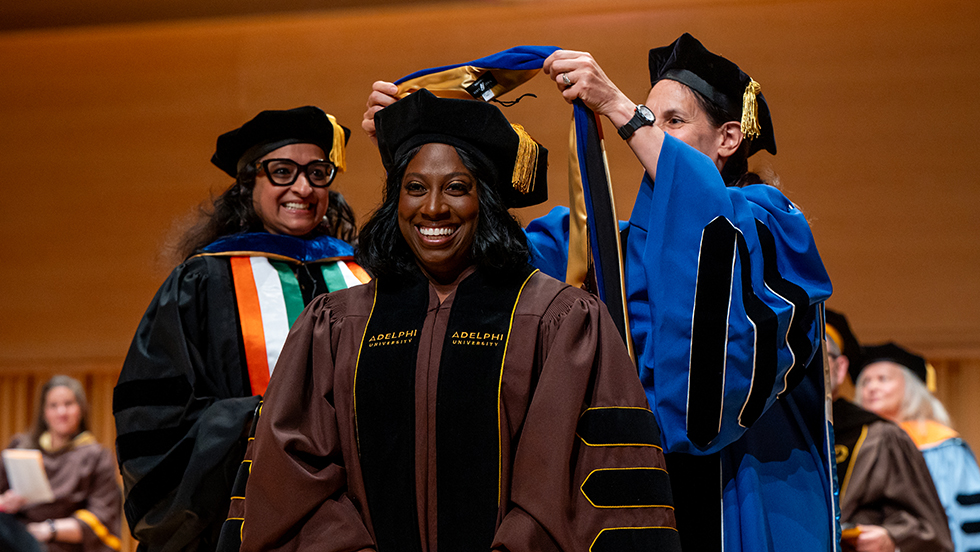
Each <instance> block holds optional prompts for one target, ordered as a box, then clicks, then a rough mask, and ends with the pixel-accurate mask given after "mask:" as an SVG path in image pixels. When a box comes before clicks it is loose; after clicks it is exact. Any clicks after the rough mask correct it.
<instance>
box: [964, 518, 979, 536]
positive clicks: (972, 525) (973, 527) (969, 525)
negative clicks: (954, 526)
mask: <svg viewBox="0 0 980 552" xmlns="http://www.w3.org/2000/svg"><path fill="white" fill-rule="evenodd" d="M961 527H963V532H964V533H967V534H969V535H975V534H977V533H980V521H968V522H966V523H964V524H963V525H962V526H961Z"/></svg>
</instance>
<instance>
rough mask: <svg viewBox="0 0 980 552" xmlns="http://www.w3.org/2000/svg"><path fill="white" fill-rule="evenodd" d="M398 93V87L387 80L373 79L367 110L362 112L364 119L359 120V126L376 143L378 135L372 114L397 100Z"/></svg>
mask: <svg viewBox="0 0 980 552" xmlns="http://www.w3.org/2000/svg"><path fill="white" fill-rule="evenodd" d="M396 94H398V87H397V86H395V85H394V84H393V83H390V82H387V81H375V83H374V84H373V85H371V94H370V95H369V96H368V101H367V108H368V109H367V111H365V112H364V120H363V121H361V128H362V129H364V132H366V133H367V135H368V138H370V139H371V141H372V142H374V145H375V146H377V145H378V136H377V133H376V130H375V128H374V114H375V113H377V112H379V111H381V110H382V109H384V108H386V107H388V106H389V105H391V104H393V103H395V102H396V101H398V98H396V97H395V95H396Z"/></svg>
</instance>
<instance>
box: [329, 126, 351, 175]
mask: <svg viewBox="0 0 980 552" xmlns="http://www.w3.org/2000/svg"><path fill="white" fill-rule="evenodd" d="M327 118H328V119H330V124H331V125H333V147H332V148H330V153H329V154H328V155H327V160H328V161H330V162H331V163H333V164H334V166H335V167H337V172H344V171H345V170H347V144H346V142H347V137H346V136H344V128H343V127H342V126H340V125H339V124H337V119H335V118H334V116H333V115H331V114H329V113H327Z"/></svg>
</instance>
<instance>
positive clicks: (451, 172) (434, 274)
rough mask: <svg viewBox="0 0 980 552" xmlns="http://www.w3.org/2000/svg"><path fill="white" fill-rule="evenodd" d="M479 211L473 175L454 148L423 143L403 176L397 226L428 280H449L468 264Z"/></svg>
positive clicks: (470, 263) (454, 278) (470, 262)
mask: <svg viewBox="0 0 980 552" xmlns="http://www.w3.org/2000/svg"><path fill="white" fill-rule="evenodd" d="M479 213H480V206H479V201H478V191H477V180H476V177H474V176H473V174H472V173H471V172H470V171H469V169H467V168H466V166H465V165H464V164H463V162H462V160H460V158H459V154H457V153H456V148H454V147H453V146H450V145H447V144H439V143H429V144H425V145H423V146H422V147H421V149H419V151H418V153H417V154H416V155H415V157H413V158H412V160H411V161H410V162H409V163H408V166H407V167H406V168H405V174H404V176H402V182H401V188H400V190H399V196H398V228H399V229H400V230H401V233H402V236H403V237H404V238H405V241H406V242H408V246H409V248H410V249H411V250H412V253H414V254H415V259H416V261H417V262H418V263H419V265H420V266H421V267H422V268H423V269H424V270H425V272H426V273H427V274H428V275H429V277H430V278H432V279H434V280H435V281H436V282H438V283H441V284H447V283H451V282H453V281H455V280H456V278H457V277H458V276H459V275H460V273H462V272H463V271H464V270H466V269H467V268H468V267H469V266H470V265H472V264H473V262H472V259H471V258H470V250H471V248H472V245H473V237H474V236H475V235H476V226H477V221H478V218H479Z"/></svg>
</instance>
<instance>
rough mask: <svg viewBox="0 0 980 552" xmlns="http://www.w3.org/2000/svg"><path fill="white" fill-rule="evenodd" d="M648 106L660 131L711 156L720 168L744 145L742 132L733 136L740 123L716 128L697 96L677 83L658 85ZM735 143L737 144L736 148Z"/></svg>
mask: <svg viewBox="0 0 980 552" xmlns="http://www.w3.org/2000/svg"><path fill="white" fill-rule="evenodd" d="M646 106H647V107H649V108H650V110H651V111H653V114H654V116H655V117H656V118H657V122H656V123H655V124H656V125H657V126H658V127H660V130H663V131H664V132H666V133H667V134H670V135H671V136H673V137H674V138H677V139H678V140H681V141H682V142H684V143H686V144H687V145H689V146H691V147H693V148H694V149H696V150H698V151H700V152H701V153H703V154H705V155H707V156H708V157H710V158H711V160H712V161H714V162H715V164H716V165H717V166H718V167H719V168H721V167H722V166H723V165H724V161H725V160H726V159H727V158H728V157H729V156H731V154H732V153H733V152H734V151H735V149H737V148H738V144H739V143H740V142H741V131H739V132H738V133H733V132H731V128H730V127H732V125H738V124H739V123H737V122H735V121H732V122H731V123H725V124H723V125H722V126H721V127H716V126H714V124H713V123H712V122H711V119H710V118H709V117H708V114H707V113H706V112H705V111H704V110H703V109H702V108H701V105H700V104H699V103H698V99H697V97H696V96H695V95H694V92H693V91H692V90H691V89H690V88H688V87H687V85H685V84H681V83H679V82H677V81H675V80H670V79H663V80H660V81H658V82H657V84H656V85H654V87H653V89H652V90H650V94H649V95H648V96H647V103H646ZM736 136H737V138H736ZM734 140H737V142H735V143H734V144H733V143H732V142H733V141H734ZM733 146H734V147H733Z"/></svg>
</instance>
